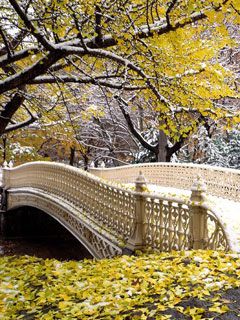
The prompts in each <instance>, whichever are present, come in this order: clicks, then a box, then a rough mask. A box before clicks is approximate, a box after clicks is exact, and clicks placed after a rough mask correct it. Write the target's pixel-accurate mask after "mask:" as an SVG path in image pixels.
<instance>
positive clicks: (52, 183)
mask: <svg viewBox="0 0 240 320" xmlns="http://www.w3.org/2000/svg"><path fill="white" fill-rule="evenodd" d="M3 185H4V188H5V189H19V188H29V189H35V190H39V191H41V192H45V193H47V194H50V195H53V196H56V201H58V199H61V200H63V201H65V202H66V203H68V204H70V205H72V206H74V207H76V208H79V209H81V212H83V214H85V216H86V219H87V220H88V222H89V221H91V220H92V222H94V223H95V224H96V222H97V223H98V225H99V227H101V228H103V230H102V231H104V229H107V230H108V231H109V230H110V231H111V232H112V233H113V234H116V235H118V236H121V238H127V237H129V236H130V235H131V234H132V233H133V228H134V219H135V198H134V194H133V193H132V192H131V191H128V190H125V189H120V188H118V187H117V186H114V185H110V184H107V183H104V182H102V181H101V180H100V179H99V178H97V177H94V176H92V175H90V174H89V173H87V172H85V171H82V170H79V169H77V168H74V167H70V166H67V165H64V164H59V163H51V162H34V163H27V164H23V165H20V166H18V167H15V168H13V169H3Z"/></svg>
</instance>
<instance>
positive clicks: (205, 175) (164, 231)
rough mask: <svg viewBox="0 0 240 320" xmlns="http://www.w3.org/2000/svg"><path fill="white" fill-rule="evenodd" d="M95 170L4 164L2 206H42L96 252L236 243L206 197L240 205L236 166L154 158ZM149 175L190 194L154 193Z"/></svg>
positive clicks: (219, 246)
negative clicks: (213, 197) (159, 160)
mask: <svg viewBox="0 0 240 320" xmlns="http://www.w3.org/2000/svg"><path fill="white" fill-rule="evenodd" d="M90 171H91V173H88V172H85V171H83V170H80V169H77V168H74V167H71V166H67V165H63V164H59V163H54V162H32V163H26V164H23V165H21V166H18V167H15V168H3V169H2V204H1V210H2V212H3V211H4V212H6V211H9V210H11V209H14V208H17V207H21V206H31V207H35V208H38V209H41V210H42V211H44V212H46V213H47V214H49V215H51V216H52V217H54V218H55V219H56V220H57V221H59V222H60V223H61V224H62V225H63V226H64V227H65V228H67V229H68V230H69V231H70V232H71V233H72V234H73V235H74V236H75V237H76V238H77V239H78V240H79V241H80V242H81V243H82V244H83V245H84V246H85V247H86V248H87V249H88V250H89V252H90V253H91V254H92V255H93V256H94V257H96V258H103V257H112V256H115V255H118V254H122V253H126V252H133V251H134V250H137V249H141V250H147V249H153V250H159V251H170V250H187V249H192V248H194V249H198V248H200V249H216V250H231V249H232V242H231V239H230V238H231V234H229V233H228V232H227V229H226V227H225V226H224V224H223V223H222V221H221V218H220V216H219V214H218V212H217V207H216V206H214V205H211V203H210V204H209V201H207V195H209V194H210V195H212V196H215V197H219V199H227V200H231V201H235V203H240V171H239V170H232V169H223V168H216V167H210V166H201V165H191V164H173V163H153V164H150V163H149V164H140V165H129V166H123V167H117V168H111V169H91V170H90ZM140 171H141V173H140ZM139 173H140V174H139ZM144 177H145V178H146V181H147V182H148V183H149V184H150V183H151V184H155V185H159V186H162V187H171V188H177V189H184V190H188V191H189V196H184V197H178V196H177V195H172V194H168V195H161V194H158V193H151V192H149V191H148V190H147V188H146V184H145V180H144ZM200 177H201V178H200ZM203 181H204V182H203ZM129 183H134V184H133V187H132V188H131V187H130V186H129V185H128V184H129ZM205 187H207V192H206V188H205ZM238 214H239V215H240V212H238Z"/></svg>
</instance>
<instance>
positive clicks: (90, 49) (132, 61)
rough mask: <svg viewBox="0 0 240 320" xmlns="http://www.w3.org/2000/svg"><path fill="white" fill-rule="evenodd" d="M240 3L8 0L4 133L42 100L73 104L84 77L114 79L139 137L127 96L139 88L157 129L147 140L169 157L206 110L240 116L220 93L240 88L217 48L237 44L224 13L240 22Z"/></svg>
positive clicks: (1, 82)
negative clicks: (153, 137)
mask: <svg viewBox="0 0 240 320" xmlns="http://www.w3.org/2000/svg"><path fill="white" fill-rule="evenodd" d="M239 9H240V8H239V2H238V1H237V0H213V1H210V0H206V1H200V0H199V1H196V0H188V1H182V0H172V1H170V2H169V1H167V0H161V1H159V0H146V1H143V0H131V1H122V0H116V1H108V0H107V1H101V0H89V1H85V0H82V1H81V0H78V1H75V0H73V1H68V0H58V1H53V0H22V1H18V0H8V1H7V0H3V1H2V3H1V12H2V13H1V22H0V34H1V39H2V46H1V49H0V57H1V58H0V68H1V69H2V73H1V75H0V77H1V78H0V94H1V97H0V102H1V107H2V109H1V112H0V134H3V133H5V132H10V131H12V130H16V129H18V128H22V127H24V126H26V125H29V124H30V123H33V122H34V121H36V119H37V118H38V113H39V109H40V110H41V108H42V101H44V102H45V104H47V103H49V104H50V105H53V106H52V108H55V107H58V106H59V105H60V103H61V104H66V102H68V103H69V102H70V103H71V104H76V103H77V101H78V100H79V95H81V89H79V85H88V86H90V85H94V86H98V87H105V88H109V93H110V94H111V95H112V96H113V97H115V99H116V100H117V101H118V103H119V107H120V108H121V111H122V113H123V115H124V116H125V119H126V121H127V122H128V126H129V128H130V131H131V132H132V134H133V135H135V137H136V135H137V133H138V131H137V130H136V128H135V127H134V126H131V122H130V121H128V120H129V118H128V117H127V114H126V109H125V108H126V107H128V108H134V99H128V101H129V102H128V105H127V106H126V104H125V102H126V99H125V97H126V95H127V96H128V95H133V96H136V95H137V96H138V97H140V96H141V97H143V100H142V101H144V103H145V102H146V103H145V104H144V105H143V106H142V109H145V108H149V105H150V106H151V107H150V108H151V109H152V110H154V112H155V113H156V120H157V129H158V131H159V134H158V140H159V142H158V144H157V145H149V147H150V148H155V153H156V152H157V153H158V160H169V158H170V157H171V155H172V153H173V152H175V150H177V149H178V148H179V147H181V146H182V143H183V141H184V139H185V138H186V137H187V136H188V135H189V134H190V133H192V132H193V131H195V130H196V129H197V127H198V126H199V123H201V122H204V121H207V119H208V118H211V119H213V120H214V121H215V120H219V119H224V121H225V122H226V125H227V126H230V125H234V124H235V123H237V122H239V114H237V115H236V114H235V113H234V112H231V110H228V109H227V108H225V107H224V106H222V105H219V104H217V103H216V101H217V100H218V99H219V98H222V97H224V96H235V94H236V93H235V91H234V87H233V86H234V75H233V74H232V73H231V72H229V71H228V70H226V68H224V67H223V66H221V64H219V63H218V55H219V51H220V50H221V49H222V48H223V47H227V46H234V45H235V42H234V39H231V37H229V33H228V23H231V24H237V23H239V20H240V19H239ZM74 89H75V90H74ZM76 92H77V95H76ZM60 100H61V102H60ZM24 113H26V114H27V115H28V116H27V117H26V115H25V116H24ZM19 115H21V117H22V118H24V119H23V120H22V121H20V122H18V121H16V120H15V118H17V117H19ZM168 138H172V139H173V140H174V143H173V146H172V147H171V148H172V149H171V148H170V147H169V145H168V141H167V140H168ZM138 139H140V143H142V144H143V143H145V142H144V139H142V138H141V135H138ZM156 150H157V151H156Z"/></svg>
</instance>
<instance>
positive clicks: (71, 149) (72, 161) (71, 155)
mask: <svg viewBox="0 0 240 320" xmlns="http://www.w3.org/2000/svg"><path fill="white" fill-rule="evenodd" d="M75 150H76V149H75V147H71V148H70V158H69V164H70V166H73V165H74V157H75Z"/></svg>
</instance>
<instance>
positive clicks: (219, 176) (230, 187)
mask: <svg viewBox="0 0 240 320" xmlns="http://www.w3.org/2000/svg"><path fill="white" fill-rule="evenodd" d="M139 170H141V171H142V173H143V175H144V177H145V178H146V179H147V181H148V182H149V183H153V184H157V185H161V186H164V187H174V188H178V189H186V190H190V189H191V187H192V184H193V182H194V180H195V179H196V177H197V176H198V175H200V176H201V177H202V178H203V180H204V182H205V184H206V185H207V189H208V193H209V194H211V195H214V196H218V197H222V198H226V199H231V200H235V201H240V170H235V169H227V168H219V167H212V166H207V165H198V164H188V163H161V162H158V163H143V164H135V165H129V166H120V167H116V168H91V169H90V172H91V173H93V174H94V175H96V176H98V177H101V178H103V179H106V180H114V181H118V182H122V183H129V182H133V181H134V179H135V177H136V176H137V175H138V173H139Z"/></svg>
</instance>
